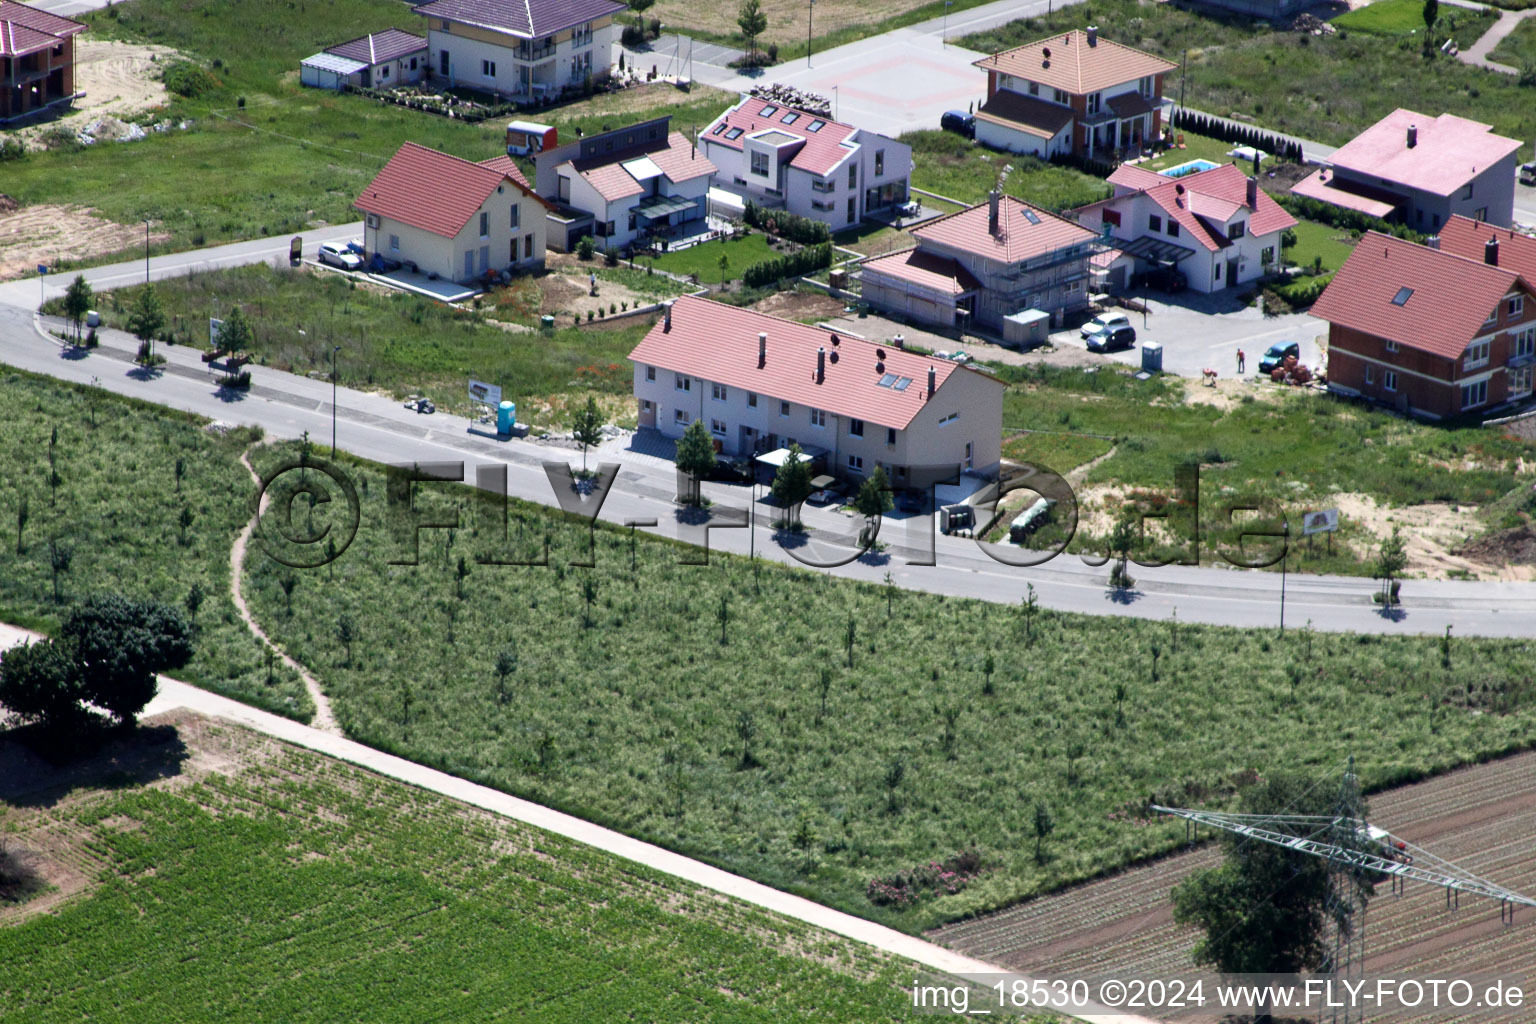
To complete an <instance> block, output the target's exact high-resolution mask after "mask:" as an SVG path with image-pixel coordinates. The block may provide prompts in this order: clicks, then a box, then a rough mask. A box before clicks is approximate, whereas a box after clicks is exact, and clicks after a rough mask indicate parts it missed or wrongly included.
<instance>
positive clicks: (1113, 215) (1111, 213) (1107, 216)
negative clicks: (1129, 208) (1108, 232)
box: [1103, 210, 1120, 227]
mask: <svg viewBox="0 0 1536 1024" xmlns="http://www.w3.org/2000/svg"><path fill="white" fill-rule="evenodd" d="M1103 217H1104V223H1105V224H1108V225H1110V226H1111V227H1119V226H1120V211H1119V210H1105V211H1103Z"/></svg>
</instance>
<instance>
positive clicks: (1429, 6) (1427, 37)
mask: <svg viewBox="0 0 1536 1024" xmlns="http://www.w3.org/2000/svg"><path fill="white" fill-rule="evenodd" d="M1439 20H1440V0H1424V42H1425V44H1426V45H1428V46H1433V45H1435V38H1434V36H1435V22H1437V21H1439Z"/></svg>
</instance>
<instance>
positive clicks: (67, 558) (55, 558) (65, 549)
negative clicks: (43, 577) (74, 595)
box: [48, 537, 75, 604]
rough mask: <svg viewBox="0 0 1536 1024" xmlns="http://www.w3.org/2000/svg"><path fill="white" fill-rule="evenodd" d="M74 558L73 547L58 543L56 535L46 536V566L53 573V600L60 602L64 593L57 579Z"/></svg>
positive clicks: (56, 602) (67, 569) (65, 571)
mask: <svg viewBox="0 0 1536 1024" xmlns="http://www.w3.org/2000/svg"><path fill="white" fill-rule="evenodd" d="M74 560H75V552H74V549H73V548H71V547H69V546H68V545H67V544H60V543H59V541H58V538H57V537H50V538H48V568H49V570H51V571H52V573H53V600H54V603H55V604H60V603H62V602H63V600H64V595H63V593H62V591H61V590H60V589H59V579H60V577H62V576H63V575H64V574H65V573H67V572H69V566H70V564H71V563H72V562H73V561H74Z"/></svg>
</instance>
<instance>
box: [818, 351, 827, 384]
mask: <svg viewBox="0 0 1536 1024" xmlns="http://www.w3.org/2000/svg"><path fill="white" fill-rule="evenodd" d="M826 379H827V350H826V349H825V348H823V347H822V346H820V345H818V346H816V383H817V384H820V383H821V382H822V381H824V380H826Z"/></svg>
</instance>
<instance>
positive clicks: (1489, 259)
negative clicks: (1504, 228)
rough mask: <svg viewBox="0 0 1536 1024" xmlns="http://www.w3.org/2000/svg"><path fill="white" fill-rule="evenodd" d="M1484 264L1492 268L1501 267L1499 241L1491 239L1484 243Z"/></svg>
mask: <svg viewBox="0 0 1536 1024" xmlns="http://www.w3.org/2000/svg"><path fill="white" fill-rule="evenodd" d="M1483 262H1484V263H1486V264H1488V265H1489V266H1490V267H1496V266H1498V265H1499V240H1498V239H1497V238H1490V239H1488V241H1486V242H1484V243H1483Z"/></svg>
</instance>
